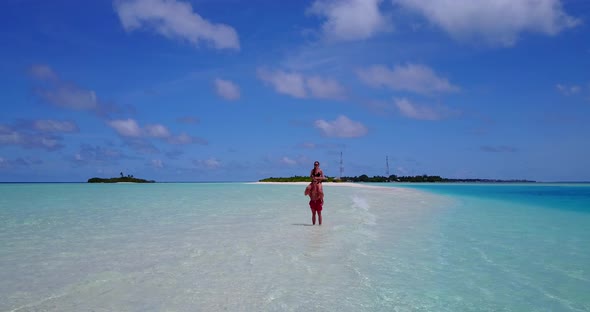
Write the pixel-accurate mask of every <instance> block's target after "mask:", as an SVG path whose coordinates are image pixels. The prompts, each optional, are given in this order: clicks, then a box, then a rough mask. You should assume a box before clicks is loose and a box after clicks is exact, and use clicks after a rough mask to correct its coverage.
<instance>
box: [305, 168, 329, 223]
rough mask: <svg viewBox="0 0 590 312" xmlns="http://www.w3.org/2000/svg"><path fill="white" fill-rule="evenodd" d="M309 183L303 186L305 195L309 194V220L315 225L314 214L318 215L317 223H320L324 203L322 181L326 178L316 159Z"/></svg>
mask: <svg viewBox="0 0 590 312" xmlns="http://www.w3.org/2000/svg"><path fill="white" fill-rule="evenodd" d="M310 177H311V183H310V184H309V185H308V186H307V187H306V188H305V195H306V196H307V195H309V199H310V200H309V207H310V208H311V221H312V223H313V224H314V225H315V216H316V214H317V215H318V221H319V224H320V225H322V207H323V205H324V188H323V187H322V181H323V180H325V179H326V177H324V172H323V171H322V169H321V168H320V163H319V162H318V161H316V162H315V163H314V164H313V169H311V173H310Z"/></svg>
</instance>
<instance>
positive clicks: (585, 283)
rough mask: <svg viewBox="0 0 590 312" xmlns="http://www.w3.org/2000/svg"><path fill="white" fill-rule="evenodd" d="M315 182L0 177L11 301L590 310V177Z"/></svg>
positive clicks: (164, 306) (91, 307)
mask: <svg viewBox="0 0 590 312" xmlns="http://www.w3.org/2000/svg"><path fill="white" fill-rule="evenodd" d="M371 185H376V184H371ZM304 188H305V186H304V185H269V184H248V183H211V184H207V183H156V184H0V311H590V185H589V184H381V185H380V187H373V188H366V187H346V186H333V185H329V184H326V185H325V186H324V188H325V192H326V199H325V200H326V204H325V207H324V212H323V217H324V224H323V225H322V226H318V225H316V226H311V213H310V210H309V206H308V204H307V202H308V201H307V200H306V198H305V197H304V196H303V190H304Z"/></svg>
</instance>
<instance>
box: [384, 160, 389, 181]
mask: <svg viewBox="0 0 590 312" xmlns="http://www.w3.org/2000/svg"><path fill="white" fill-rule="evenodd" d="M385 176H386V177H387V178H389V156H385Z"/></svg>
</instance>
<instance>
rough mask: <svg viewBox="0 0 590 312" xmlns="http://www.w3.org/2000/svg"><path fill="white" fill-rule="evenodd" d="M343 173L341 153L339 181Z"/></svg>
mask: <svg viewBox="0 0 590 312" xmlns="http://www.w3.org/2000/svg"><path fill="white" fill-rule="evenodd" d="M343 172H344V165H343V163H342V152H340V179H342V173H343Z"/></svg>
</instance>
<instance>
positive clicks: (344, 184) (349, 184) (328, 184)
mask: <svg viewBox="0 0 590 312" xmlns="http://www.w3.org/2000/svg"><path fill="white" fill-rule="evenodd" d="M250 184H276V185H278V184H280V185H308V184H309V182H251V183H250ZM322 185H323V186H324V187H332V186H337V187H361V188H373V189H388V190H400V189H401V188H398V187H395V186H380V185H370V184H365V183H353V182H324V183H322Z"/></svg>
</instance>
